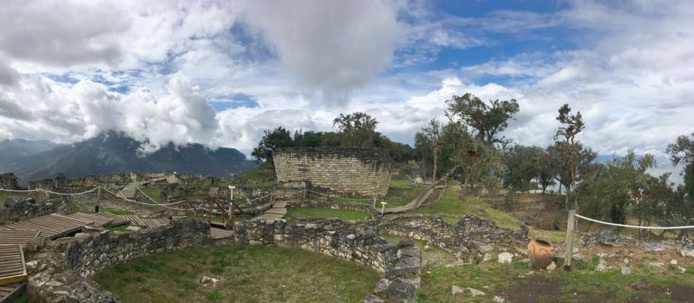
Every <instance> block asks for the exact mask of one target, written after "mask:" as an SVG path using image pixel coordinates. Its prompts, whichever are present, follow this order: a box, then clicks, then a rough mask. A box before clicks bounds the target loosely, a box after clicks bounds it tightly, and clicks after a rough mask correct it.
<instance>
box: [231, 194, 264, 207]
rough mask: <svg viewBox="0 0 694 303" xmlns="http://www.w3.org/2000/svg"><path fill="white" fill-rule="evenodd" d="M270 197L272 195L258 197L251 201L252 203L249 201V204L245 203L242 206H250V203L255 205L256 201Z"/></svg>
mask: <svg viewBox="0 0 694 303" xmlns="http://www.w3.org/2000/svg"><path fill="white" fill-rule="evenodd" d="M269 196H270V194H267V195H265V196H262V197H258V198H255V199H253V200H250V201H248V202H246V203H243V204H242V205H246V204H249V203H253V202H254V201H256V200H262V199H265V198H267V197H269ZM239 206H241V205H239Z"/></svg>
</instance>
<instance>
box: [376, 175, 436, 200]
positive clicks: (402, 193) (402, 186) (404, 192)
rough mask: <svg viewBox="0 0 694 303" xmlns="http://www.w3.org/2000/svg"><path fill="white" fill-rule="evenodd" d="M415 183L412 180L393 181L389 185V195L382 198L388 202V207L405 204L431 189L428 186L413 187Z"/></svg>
mask: <svg viewBox="0 0 694 303" xmlns="http://www.w3.org/2000/svg"><path fill="white" fill-rule="evenodd" d="M413 184H414V183H412V182H410V181H402V180H397V181H392V182H391V183H390V186H389V187H388V195H386V197H385V198H383V199H382V200H384V201H386V202H388V205H387V206H388V207H392V206H403V205H407V204H408V203H410V202H412V201H413V200H414V199H416V198H417V197H418V196H419V195H420V194H422V192H424V191H426V190H427V189H429V187H428V186H418V187H413V186H412V185H413Z"/></svg>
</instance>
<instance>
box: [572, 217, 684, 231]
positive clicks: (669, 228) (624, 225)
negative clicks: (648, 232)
mask: <svg viewBox="0 0 694 303" xmlns="http://www.w3.org/2000/svg"><path fill="white" fill-rule="evenodd" d="M575 216H576V217H577V218H581V219H583V220H586V221H591V222H595V223H600V224H605V225H610V226H616V227H624V228H635V229H659V230H673V229H690V228H694V225H687V226H640V225H628V224H617V223H612V222H605V221H600V220H596V219H592V218H588V217H584V216H581V215H579V214H575Z"/></svg>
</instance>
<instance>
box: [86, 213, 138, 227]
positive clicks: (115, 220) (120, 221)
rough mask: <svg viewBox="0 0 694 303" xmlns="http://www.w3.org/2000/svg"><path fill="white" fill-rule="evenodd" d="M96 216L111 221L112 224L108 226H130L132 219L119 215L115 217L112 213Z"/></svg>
mask: <svg viewBox="0 0 694 303" xmlns="http://www.w3.org/2000/svg"><path fill="white" fill-rule="evenodd" d="M94 215H98V216H102V217H106V218H110V219H111V223H110V224H109V225H108V226H120V225H128V224H130V219H128V218H123V217H121V216H119V215H114V214H110V213H104V212H101V213H95V214H94Z"/></svg>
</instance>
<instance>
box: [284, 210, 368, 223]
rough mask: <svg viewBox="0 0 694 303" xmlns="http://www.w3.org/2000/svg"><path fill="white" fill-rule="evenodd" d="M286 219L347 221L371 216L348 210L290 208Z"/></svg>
mask: <svg viewBox="0 0 694 303" xmlns="http://www.w3.org/2000/svg"><path fill="white" fill-rule="evenodd" d="M287 217H290V218H291V217H297V218H340V219H342V220H347V221H363V220H370V219H371V215H369V214H367V213H365V212H361V211H356V210H349V209H330V208H320V207H301V208H292V209H290V210H289V211H287Z"/></svg>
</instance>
